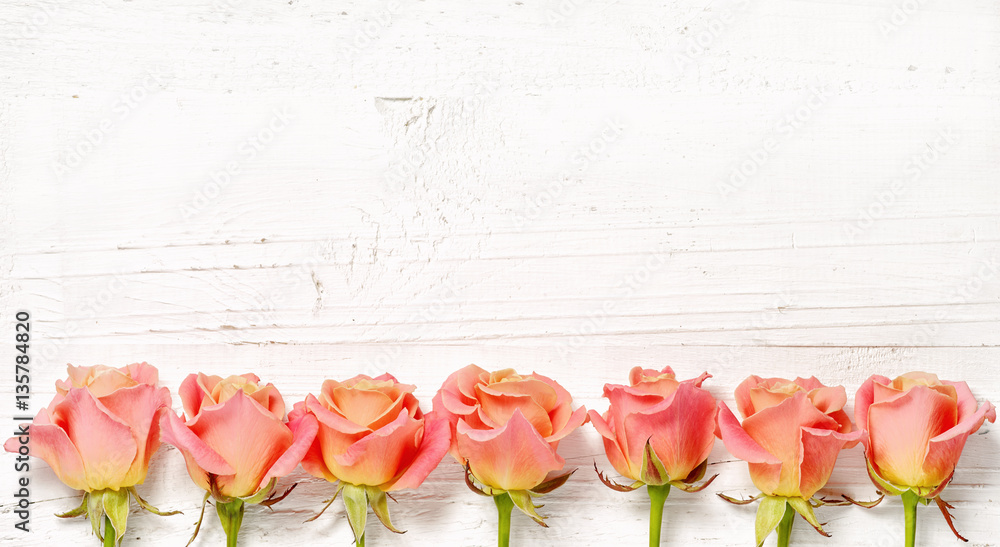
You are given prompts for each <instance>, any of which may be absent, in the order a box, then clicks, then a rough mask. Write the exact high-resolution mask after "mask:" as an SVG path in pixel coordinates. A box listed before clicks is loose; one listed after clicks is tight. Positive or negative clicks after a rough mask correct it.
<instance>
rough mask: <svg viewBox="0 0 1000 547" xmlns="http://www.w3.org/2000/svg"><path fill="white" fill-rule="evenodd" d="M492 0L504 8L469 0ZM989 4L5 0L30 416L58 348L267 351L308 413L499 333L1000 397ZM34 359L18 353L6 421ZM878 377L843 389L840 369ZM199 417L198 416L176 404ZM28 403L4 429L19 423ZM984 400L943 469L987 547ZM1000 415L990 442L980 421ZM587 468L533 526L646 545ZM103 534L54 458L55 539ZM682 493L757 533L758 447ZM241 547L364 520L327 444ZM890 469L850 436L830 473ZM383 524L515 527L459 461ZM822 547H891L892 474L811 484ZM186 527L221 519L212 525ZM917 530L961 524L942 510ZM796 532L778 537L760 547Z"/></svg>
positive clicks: (444, 529)
mask: <svg viewBox="0 0 1000 547" xmlns="http://www.w3.org/2000/svg"><path fill="white" fill-rule="evenodd" d="M476 4H478V5H476ZM998 127H1000V5H998V4H997V3H996V2H995V1H993V0H963V1H956V2H945V1H944V0H880V1H877V2H862V1H860V0H840V1H831V0H799V1H794V2H787V1H786V2H779V1H776V0H715V1H712V0H671V1H668V2H651V1H648V0H646V1H642V0H540V1H528V0H525V1H523V2H522V1H503V2H490V3H485V2H480V3H469V2H465V1H461V0H385V1H383V0H371V1H367V2H362V1H348V0H333V1H322V2H321V1H318V0H289V1H287V2H274V1H271V2H266V1H263V0H215V1H214V2H211V3H209V2H194V1H185V0H165V1H161V2H143V1H128V0H126V1H125V2H119V1H110V2H89V1H88V2H70V1H68V0H59V1H45V2H34V1H32V2H25V1H15V0H2V1H0V217H2V218H3V222H2V223H0V240H2V242H3V244H2V248H0V271H2V283H0V303H2V311H0V314H2V316H3V321H2V325H3V327H2V328H3V329H5V331H6V334H0V339H2V340H3V344H4V346H3V347H4V350H3V355H6V356H7V357H6V358H10V357H11V356H12V355H13V351H14V350H13V348H12V347H11V340H12V338H13V322H14V319H13V314H14V312H15V311H17V310H21V309H23V310H28V311H30V312H31V314H32V321H33V323H32V332H33V335H34V340H33V346H32V355H33V359H34V361H33V362H34V374H33V378H32V382H33V383H32V387H33V389H34V390H35V391H34V398H33V403H32V408H33V411H37V409H38V408H40V407H41V406H43V405H44V404H46V403H47V402H48V399H49V398H50V397H51V395H52V391H53V383H54V382H55V380H56V379H58V378H61V377H63V376H64V375H65V364H66V363H67V362H72V363H74V364H78V365H84V364H95V363H104V364H109V365H112V364H113V365H119V366H120V365H124V364H127V363H129V362H134V361H140V360H146V361H148V362H150V363H152V364H154V365H156V366H157V367H159V369H160V371H161V378H162V381H163V383H164V384H165V385H166V386H168V387H170V388H171V390H172V391H173V392H174V393H176V389H177V387H178V386H179V384H180V381H181V379H182V378H183V377H184V375H186V374H187V373H189V372H192V371H205V372H210V373H216V374H229V373H242V372H246V371H253V372H256V373H258V374H259V375H260V376H261V377H262V378H263V379H264V380H266V381H273V382H274V383H275V384H276V385H277V386H278V387H279V389H280V390H281V391H282V393H283V394H284V396H285V398H286V400H287V401H288V403H289V404H291V403H292V402H294V401H296V400H300V399H302V398H303V397H304V396H305V394H306V393H308V392H310V391H313V392H315V391H316V390H317V389H318V387H319V385H320V382H321V381H322V379H324V378H327V377H331V378H345V377H348V376H352V375H354V374H356V373H359V372H367V373H370V374H376V373H381V372H383V371H389V372H392V373H393V374H396V375H397V376H398V377H399V378H400V379H401V380H403V381H406V382H410V383H415V384H417V385H418V391H417V394H418V396H419V397H420V398H421V400H422V401H423V402H424V404H425V406H426V408H428V409H429V408H430V399H431V396H432V395H433V393H434V391H435V390H436V389H437V387H438V386H439V385H440V383H441V382H442V380H444V378H445V376H446V375H447V374H448V373H449V372H451V371H452V370H455V369H457V368H459V367H461V366H464V365H466V364H468V363H470V362H475V363H476V364H479V365H481V366H484V367H486V368H502V367H510V366H512V367H516V368H517V369H519V370H521V371H524V372H528V371H532V370H535V371H538V372H541V373H545V374H547V375H550V376H552V377H554V378H556V379H557V380H559V381H560V382H562V383H563V385H565V386H566V387H567V388H568V389H569V390H570V391H571V392H572V393H573V394H575V395H576V400H577V402H578V403H579V404H585V405H587V406H588V407H590V408H598V409H601V410H603V409H604V408H606V403H605V402H604V401H602V399H601V398H600V394H601V386H602V385H603V383H605V382H624V381H625V380H626V376H627V371H628V369H629V368H630V367H632V366H633V365H636V364H641V365H644V366H647V367H657V368H658V367H662V366H663V365H667V364H669V365H671V366H673V367H674V368H675V369H676V370H677V371H678V372H679V374H680V375H681V376H682V377H691V376H694V375H696V374H698V373H700V372H702V371H704V370H707V371H709V372H711V373H712V374H713V375H714V376H715V378H713V379H712V380H710V381H709V382H708V383H707V384H706V385H707V386H708V387H709V389H710V390H711V391H712V392H713V393H714V394H715V395H716V396H718V397H720V398H723V399H726V400H729V401H731V400H732V396H731V393H732V389H733V388H734V387H735V386H736V385H737V384H738V383H739V381H740V380H742V379H743V378H744V377H745V376H747V375H748V374H751V373H756V374H760V375H764V376H769V375H776V376H795V375H809V374H816V375H817V376H818V377H820V378H821V379H822V380H823V381H825V382H827V383H843V384H844V385H846V387H847V389H848V392H849V393H851V394H852V395H853V392H854V390H856V389H857V387H858V386H859V385H860V383H861V382H862V381H863V380H864V379H865V378H866V377H867V376H868V375H870V374H872V373H876V372H878V373H882V374H886V375H889V376H894V375H896V374H899V373H903V372H906V371H909V370H915V369H919V370H927V371H933V372H937V373H938V374H940V375H941V376H942V377H944V378H948V379H954V380H959V379H963V380H967V381H968V382H969V383H970V385H971V386H972V388H973V392H974V393H975V394H976V395H977V397H980V398H981V399H992V400H993V401H994V402H1000V379H998V375H997V372H996V370H997V368H996V367H997V362H998V358H1000V328H998V327H1000V277H998V276H1000V271H998V270H1000V190H998V186H997V184H998V182H1000V178H998V175H1000V153H998V152H1000V138H998V135H1000V133H998ZM12 389H13V377H12V375H11V374H9V373H4V374H3V375H0V392H2V394H4V395H3V397H4V400H2V401H0V409H2V411H0V419H3V421H4V423H7V424H9V423H11V422H10V415H11V410H12V407H13V397H12V396H11V395H10V393H11V391H12ZM851 398H852V399H853V396H852V397H851ZM174 406H175V408H179V407H180V402H179V400H178V399H176V395H175V400H174ZM11 427H12V426H11ZM995 430H996V428H995V426H990V425H987V426H986V427H984V428H983V430H981V431H980V433H979V434H978V435H976V436H974V437H973V438H971V439H970V440H969V442H968V446H967V448H966V451H965V455H964V456H963V459H962V462H961V466H960V469H959V471H958V473H957V474H956V475H955V480H954V482H953V483H952V485H951V486H950V487H949V488H948V489H947V490H946V492H945V498H946V499H948V500H949V501H951V502H953V503H954V504H955V506H956V510H955V514H956V518H957V523H958V525H959V526H960V529H961V531H963V532H964V533H965V534H966V535H967V537H969V538H970V539H971V543H970V545H977V546H983V545H998V544H1000V543H998V541H997V532H998V531H1000V525H998V524H997V523H998V522H1000V521H998V519H1000V505H998V504H997V501H1000V500H998V490H997V488H998V486H1000V476H998V466H997V463H996V461H997V460H996V454H997V452H998V449H1000V440H998V438H997V433H995ZM991 432H992V434H991ZM561 452H562V453H563V455H564V456H565V457H566V459H567V461H568V463H569V465H571V466H573V467H579V468H580V470H579V471H578V473H577V474H576V475H575V476H574V477H573V479H572V480H571V481H570V482H569V483H568V485H567V486H566V487H564V488H563V489H561V490H559V491H557V492H556V493H554V494H552V495H550V496H548V498H547V500H546V506H545V508H544V509H543V511H544V513H545V514H546V515H549V516H550V517H551V518H550V519H549V521H548V522H549V523H550V526H551V528H549V529H547V530H545V529H542V528H541V527H538V526H537V525H535V524H533V523H531V522H530V521H529V520H528V519H527V518H521V517H520V516H517V517H516V518H515V520H514V530H513V533H514V537H515V538H516V542H517V543H518V544H520V545H607V544H611V543H614V544H620V545H636V546H638V545H645V542H646V540H645V534H646V519H647V516H646V510H647V509H646V507H647V501H646V498H645V495H644V493H643V492H635V493H632V494H631V495H628V494H620V493H616V492H612V491H610V490H608V489H606V488H604V487H603V486H601V485H600V484H599V483H598V482H597V480H596V478H595V476H594V473H593V471H592V469H591V467H592V464H593V462H594V461H595V460H596V462H597V464H598V466H599V467H601V468H603V469H606V470H610V465H609V464H608V463H607V460H606V459H605V457H604V455H603V452H602V447H601V443H600V440H599V437H598V435H597V434H596V432H594V431H593V429H592V428H591V426H589V425H588V426H586V427H584V428H582V429H581V430H580V431H579V432H577V433H574V434H573V435H572V436H571V437H569V438H568V439H567V440H566V441H564V443H563V444H562V446H561ZM3 461H4V462H6V463H3V466H2V469H3V471H2V478H3V484H2V487H0V514H2V519H3V520H2V525H0V542H2V543H3V544H4V545H11V546H14V545H38V546H41V545H45V546H49V545H56V544H59V543H60V542H68V543H72V544H77V545H83V544H86V545H90V544H94V545H96V539H93V538H87V537H86V535H87V533H88V525H87V524H86V522H84V521H82V520H76V521H63V520H59V519H56V518H54V517H53V516H52V514H53V513H55V512H59V511H64V510H67V509H69V508H71V507H75V506H76V504H77V502H76V499H77V498H76V496H77V494H76V493H75V492H73V491H71V490H69V489H67V488H66V487H64V486H62V485H61V484H60V483H58V481H56V480H55V479H54V478H53V476H52V475H51V473H50V472H49V471H48V469H46V466H44V465H41V464H39V465H36V466H35V468H34V471H33V472H32V475H31V479H32V485H33V489H32V495H33V501H34V503H33V505H32V532H31V533H29V534H24V533H22V532H19V531H17V530H15V529H14V528H13V524H14V516H13V514H12V512H11V511H12V503H11V502H12V500H13V497H12V493H13V490H14V480H15V478H16V476H15V474H14V473H13V472H12V459H11V458H10V457H9V456H5V459H4V460H3ZM710 462H711V467H710V469H711V471H712V472H718V473H721V477H720V478H719V479H718V481H717V482H716V483H715V484H714V485H713V486H712V487H710V488H709V490H708V491H706V492H703V493H701V494H693V495H686V494H684V493H682V492H676V493H675V494H674V495H672V496H671V497H670V499H669V500H668V502H667V511H666V515H667V524H666V528H665V532H664V540H665V543H669V544H678V545H717V546H737V545H739V546H745V545H751V544H752V541H753V539H752V537H753V535H752V531H753V516H754V509H753V508H750V507H744V508H740V507H734V506H730V505H728V504H725V503H723V502H721V501H720V500H719V499H717V498H716V497H715V496H714V492H716V491H725V492H726V493H728V494H731V495H739V494H748V495H749V494H751V493H752V492H753V490H752V485H751V483H750V481H749V478H748V475H747V472H746V466H745V465H744V464H743V463H741V462H739V461H734V459H733V457H732V456H730V455H729V454H728V453H727V452H726V451H725V449H724V448H723V446H722V444H721V443H719V444H718V445H717V446H716V449H715V451H714V452H713V453H712V456H711V458H710ZM294 480H298V481H300V483H301V484H300V486H299V488H298V489H297V490H296V491H295V492H294V493H293V494H292V495H291V496H289V498H288V499H287V500H286V501H285V502H283V503H281V504H280V505H278V506H276V510H275V511H274V513H273V514H272V513H270V512H269V511H268V510H265V509H261V508H254V509H251V510H250V512H249V514H248V516H247V518H246V520H245V524H244V528H243V542H242V544H243V545H246V546H247V547H252V546H263V545H295V546H305V545H314V544H317V543H320V544H323V545H348V544H349V543H350V541H351V539H350V538H351V535H350V531H349V528H348V525H347V522H346V520H345V518H344V517H343V511H342V509H339V508H336V507H335V508H331V511H329V512H328V513H327V514H326V515H324V517H323V518H322V519H321V520H319V521H316V522H312V523H307V524H303V523H302V521H303V520H305V519H306V518H307V517H309V516H311V515H312V513H313V511H314V510H317V509H318V508H319V507H320V500H322V499H325V498H326V497H327V496H328V495H329V494H330V491H331V490H330V487H329V485H327V484H325V483H322V482H319V481H316V480H314V479H311V478H309V477H307V476H305V475H304V474H303V473H302V472H301V470H300V471H298V472H297V473H296V474H295V475H294V476H292V477H290V478H289V479H287V480H286V481H284V482H286V483H290V482H291V481H294ZM142 491H143V492H144V493H145V494H146V496H147V498H148V499H149V500H150V501H151V502H153V503H154V504H156V505H158V506H159V507H160V508H162V509H180V510H183V511H184V513H185V514H184V515H183V516H174V517H168V518H160V517H154V516H151V515H149V514H148V513H140V512H133V514H132V515H131V517H130V519H129V531H128V534H127V536H126V537H127V542H128V543H127V544H131V545H163V546H177V545H183V543H184V542H185V541H186V539H187V537H188V536H189V534H190V532H191V530H192V524H193V521H194V519H195V514H196V511H197V507H198V503H199V501H200V499H201V493H200V491H199V490H198V489H197V488H196V487H195V486H194V485H193V484H192V483H191V482H190V481H189V479H188V477H187V476H186V474H185V472H184V468H183V462H182V458H181V457H180V455H179V454H178V453H177V451H176V450H173V449H171V448H164V449H163V450H161V452H160V453H159V454H158V455H157V457H156V459H155V461H154V463H153V467H152V471H151V474H150V476H149V478H148V480H147V481H146V484H145V485H143V487H142ZM842 492H843V493H848V494H852V495H854V496H858V497H861V498H866V497H868V496H870V495H871V494H873V492H874V487H873V486H871V484H870V483H869V482H868V479H867V478H866V476H865V474H864V472H863V458H862V455H861V451H860V448H859V449H855V450H852V451H848V452H845V453H843V455H842V456H841V459H840V463H839V465H838V467H837V469H836V471H835V472H834V476H833V478H832V480H831V482H830V484H829V486H828V487H827V488H826V489H825V490H824V491H823V493H824V494H828V495H837V494H840V493H842ZM398 500H399V503H398V504H397V505H393V506H392V511H393V513H394V515H395V518H396V521H397V524H398V525H399V526H400V527H402V528H404V529H408V530H409V532H408V533H407V534H405V535H403V536H398V537H397V536H394V535H392V534H390V533H389V532H387V531H385V530H383V529H382V528H380V527H379V526H377V525H372V526H370V527H369V533H370V541H369V545H409V546H417V545H419V546H423V545H428V544H430V543H432V542H433V543H436V544H439V545H456V546H465V545H491V544H493V542H494V541H495V539H494V534H495V521H496V517H495V509H494V507H493V504H492V502H491V501H490V500H488V499H485V498H480V497H478V496H476V495H475V494H473V493H471V492H469V491H468V490H467V489H466V488H465V486H464V485H463V483H462V480H461V470H460V467H459V466H458V464H456V463H455V462H453V461H451V460H450V459H446V460H445V461H444V462H442V464H441V465H440V466H439V467H438V469H437V470H436V471H435V472H434V473H433V474H432V475H431V476H430V478H429V479H428V481H427V482H426V483H425V484H424V486H423V487H422V488H420V489H419V490H415V491H409V492H403V493H400V495H399V496H398ZM819 516H820V518H821V520H823V521H827V522H829V524H828V526H827V529H828V531H829V532H831V533H832V534H833V535H834V538H833V539H829V540H828V539H824V538H821V537H820V536H818V535H816V534H815V533H813V532H812V531H811V530H809V529H807V528H806V526H805V524H804V523H803V522H802V521H797V524H796V531H795V533H794V543H795V544H796V545H803V546H808V545H815V546H820V545H827V546H829V545H875V546H879V547H889V546H896V545H902V508H901V505H900V503H899V501H898V499H895V500H890V501H887V502H886V503H884V504H883V505H882V506H880V507H879V508H877V509H874V510H872V511H864V510H861V509H858V508H827V509H820V510H819ZM207 522H208V524H207V525H206V527H205V528H204V529H203V532H202V534H203V535H202V536H201V537H200V538H199V540H198V542H197V544H196V545H203V546H207V545H220V544H222V542H223V539H222V534H221V530H220V527H219V525H218V524H217V522H216V521H215V520H214V517H213V519H212V520H209V521H207ZM919 538H920V541H921V543H922V544H923V545H935V546H937V545H955V544H958V542H957V540H955V539H954V538H953V537H952V536H951V532H950V531H948V529H947V526H946V524H945V522H944V520H943V519H942V518H941V517H940V515H939V514H937V512H936V510H934V509H933V508H924V509H922V510H921V513H920V521H919ZM770 541H771V542H773V541H774V540H773V539H771V540H770Z"/></svg>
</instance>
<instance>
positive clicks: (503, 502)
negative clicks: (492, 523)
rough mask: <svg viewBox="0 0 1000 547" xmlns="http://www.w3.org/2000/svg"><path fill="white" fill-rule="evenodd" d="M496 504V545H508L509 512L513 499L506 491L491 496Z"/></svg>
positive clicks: (499, 546)
mask: <svg viewBox="0 0 1000 547" xmlns="http://www.w3.org/2000/svg"><path fill="white" fill-rule="evenodd" d="M493 502H494V503H496V504H497V515H498V517H499V519H498V522H497V525H498V526H497V547H510V512H511V511H512V510H513V509H514V500H512V499H510V495H508V494H507V492H504V493H503V494H497V495H495V496H493Z"/></svg>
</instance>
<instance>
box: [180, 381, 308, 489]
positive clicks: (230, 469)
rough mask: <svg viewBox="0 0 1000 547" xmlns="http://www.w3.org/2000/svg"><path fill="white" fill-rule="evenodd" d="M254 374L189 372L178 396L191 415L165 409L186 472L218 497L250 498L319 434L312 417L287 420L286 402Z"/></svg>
mask: <svg viewBox="0 0 1000 547" xmlns="http://www.w3.org/2000/svg"><path fill="white" fill-rule="evenodd" d="M259 382H260V379H259V378H258V377H257V376H256V375H254V374H243V375H242V376H230V377H228V378H225V379H223V378H220V377H219V376H207V375H205V374H201V373H199V374H190V375H188V377H187V378H185V379H184V382H183V383H181V388H180V396H181V401H182V402H183V403H184V412H185V414H186V415H187V420H186V421H183V420H182V419H181V418H180V417H179V416H177V415H176V414H174V413H172V412H171V413H167V414H166V415H164V417H163V420H161V426H162V427H163V436H164V440H166V441H167V442H169V443H170V444H172V445H174V446H176V447H177V448H178V449H179V450H180V451H181V453H182V454H183V455H184V459H185V461H186V462H187V469H188V474H190V475H191V479H192V480H193V481H194V482H195V483H196V484H197V485H198V486H200V487H202V488H203V489H205V490H206V491H208V492H211V493H212V494H213V495H214V496H215V497H216V498H217V499H226V498H249V497H253V496H255V495H257V494H258V493H260V491H261V490H262V489H264V488H267V487H268V484H269V483H270V482H271V481H272V480H277V479H278V478H279V477H283V476H285V475H287V474H288V473H291V472H292V470H293V469H295V466H297V465H298V464H299V461H300V460H301V459H302V456H303V455H304V454H305V453H306V450H308V449H309V445H310V444H312V441H313V438H314V437H315V435H316V429H317V425H316V422H315V420H314V419H312V418H307V417H302V418H300V419H299V420H296V421H293V422H291V423H285V403H284V401H283V400H282V398H281V394H280V393H278V390H277V389H276V388H275V387H274V386H273V385H272V384H267V385H265V386H260V385H258V384H259Z"/></svg>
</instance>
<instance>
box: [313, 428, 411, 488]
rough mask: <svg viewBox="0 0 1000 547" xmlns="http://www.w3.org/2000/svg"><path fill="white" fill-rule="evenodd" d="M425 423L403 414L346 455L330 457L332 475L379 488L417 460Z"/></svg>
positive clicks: (329, 465)
mask: <svg viewBox="0 0 1000 547" xmlns="http://www.w3.org/2000/svg"><path fill="white" fill-rule="evenodd" d="M421 426H422V423H421V422H420V421H419V420H414V419H413V418H411V417H410V415H409V413H407V412H400V413H399V416H397V417H396V419H395V420H393V421H392V422H391V423H390V424H389V425H387V426H385V427H383V428H381V429H379V430H377V431H375V432H374V433H371V434H369V435H367V436H365V437H362V438H361V439H359V440H358V441H357V442H355V443H354V444H352V445H351V446H350V447H349V448H348V449H347V452H344V453H343V454H334V455H333V457H332V458H330V457H329V455H328V456H327V459H326V462H327V466H328V467H329V468H330V472H331V473H333V474H334V475H336V476H337V477H339V478H340V480H342V481H344V482H349V483H351V484H359V485H368V486H380V485H382V484H385V483H386V482H388V481H389V480H391V479H392V478H393V477H395V476H396V475H398V474H399V473H400V471H402V469H403V467H404V466H405V465H408V464H409V463H410V462H412V461H413V460H414V458H415V457H416V455H417V449H418V447H419V446H420V442H421V440H422V438H421V437H422V427H421Z"/></svg>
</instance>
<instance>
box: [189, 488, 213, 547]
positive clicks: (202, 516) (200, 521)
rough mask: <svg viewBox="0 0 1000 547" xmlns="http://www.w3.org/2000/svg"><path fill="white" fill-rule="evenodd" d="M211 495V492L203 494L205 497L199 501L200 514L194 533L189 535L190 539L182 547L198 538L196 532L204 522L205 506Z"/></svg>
mask: <svg viewBox="0 0 1000 547" xmlns="http://www.w3.org/2000/svg"><path fill="white" fill-rule="evenodd" d="M211 495H212V493H211V492H205V497H204V498H202V500H201V514H200V515H198V522H197V523H195V525H194V533H193V534H191V539H189V540H188V542H187V543H186V544H185V545H184V547H188V545H191V544H192V543H194V538H196V537H198V532H200V531H201V523H202V521H203V520H205V506H206V505H208V497H209V496H211Z"/></svg>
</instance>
